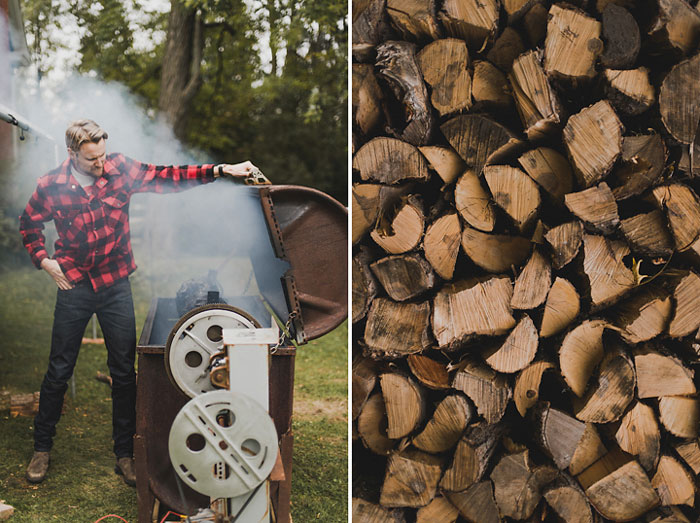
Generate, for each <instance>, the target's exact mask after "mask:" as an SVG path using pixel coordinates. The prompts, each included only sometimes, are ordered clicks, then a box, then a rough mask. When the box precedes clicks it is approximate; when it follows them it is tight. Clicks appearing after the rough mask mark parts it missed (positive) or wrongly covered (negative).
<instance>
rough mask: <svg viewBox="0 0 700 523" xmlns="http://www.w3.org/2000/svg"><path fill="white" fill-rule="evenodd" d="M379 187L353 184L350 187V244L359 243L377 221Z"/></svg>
mask: <svg viewBox="0 0 700 523" xmlns="http://www.w3.org/2000/svg"><path fill="white" fill-rule="evenodd" d="M380 190H381V186H380V185H374V184H368V183H366V184H355V185H353V186H352V243H353V245H354V244H355V243H357V242H359V241H360V240H361V239H362V238H363V237H364V235H365V234H367V232H369V231H370V230H371V229H372V228H373V227H374V224H375V222H376V221H377V216H378V214H379V191H380Z"/></svg>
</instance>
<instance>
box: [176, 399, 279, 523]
mask: <svg viewBox="0 0 700 523" xmlns="http://www.w3.org/2000/svg"><path fill="white" fill-rule="evenodd" d="M277 449H278V445H277V431H276V430H275V425H274V423H273V421H272V418H270V416H269V414H268V413H267V412H266V411H265V409H264V408H263V407H262V406H261V405H260V404H258V403H257V402H256V401H255V400H253V399H252V398H251V397H249V396H247V395H245V394H239V393H235V392H230V391H228V390H216V391H210V392H205V393H204V394H200V395H199V396H197V397H195V398H193V399H191V400H190V401H189V402H188V403H187V404H186V405H185V406H184V407H183V408H182V409H181V410H180V412H179V413H178V415H177V416H176V417H175V420H174V421H173V424H172V427H171V429H170V437H169V439H168V450H169V452H170V460H171V462H172V464H173V467H174V468H175V471H176V472H177V474H178V476H179V477H180V479H181V480H182V481H183V482H184V483H185V484H187V485H188V486H189V487H191V488H192V489H194V490H196V491H197V492H200V493H202V494H204V495H207V496H210V497H212V498H231V497H236V496H243V495H245V494H249V493H250V492H251V491H253V490H255V488H256V487H258V485H260V484H261V483H262V482H263V481H265V480H266V479H267V477H268V476H269V475H270V472H272V469H273V467H274V465H275V460H276V459H277V452H278V450H277ZM244 521H248V520H244Z"/></svg>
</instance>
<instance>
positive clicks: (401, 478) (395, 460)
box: [379, 450, 441, 507]
mask: <svg viewBox="0 0 700 523" xmlns="http://www.w3.org/2000/svg"><path fill="white" fill-rule="evenodd" d="M440 475H441V460H440V459H439V458H437V457H436V456H432V455H430V454H426V453H424V452H420V451H417V450H407V451H404V452H399V453H394V454H391V455H390V456H389V461H388V463H387V467H386V475H385V476H384V483H383V484H382V491H381V495H380V498H379V503H380V505H382V506H384V507H424V506H425V505H427V504H428V503H430V501H431V500H432V499H433V498H434V497H435V492H436V489H437V484H438V481H439V480H440Z"/></svg>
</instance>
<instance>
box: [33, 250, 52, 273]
mask: <svg viewBox="0 0 700 523" xmlns="http://www.w3.org/2000/svg"><path fill="white" fill-rule="evenodd" d="M48 257H49V253H48V252H46V251H45V250H43V249H42V250H40V251H38V252H37V253H36V254H35V255H34V265H36V268H37V269H41V262H43V261H44V260H45V259H46V258H48Z"/></svg>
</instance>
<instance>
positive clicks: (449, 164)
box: [418, 145, 466, 184]
mask: <svg viewBox="0 0 700 523" xmlns="http://www.w3.org/2000/svg"><path fill="white" fill-rule="evenodd" d="M418 150H419V151H420V152H421V153H423V156H425V158H426V159H427V160H428V163H429V165H430V167H431V168H433V169H434V170H435V172H436V173H438V175H439V176H440V178H442V181H443V182H445V183H446V184H450V183H452V182H454V181H455V180H456V179H457V177H458V176H459V175H460V174H462V173H463V172H464V169H465V168H466V164H465V163H464V160H462V159H461V158H460V157H459V155H458V154H457V153H456V152H454V150H453V149H451V148H449V147H440V146H437V145H423V146H421V147H419V148H418Z"/></svg>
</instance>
